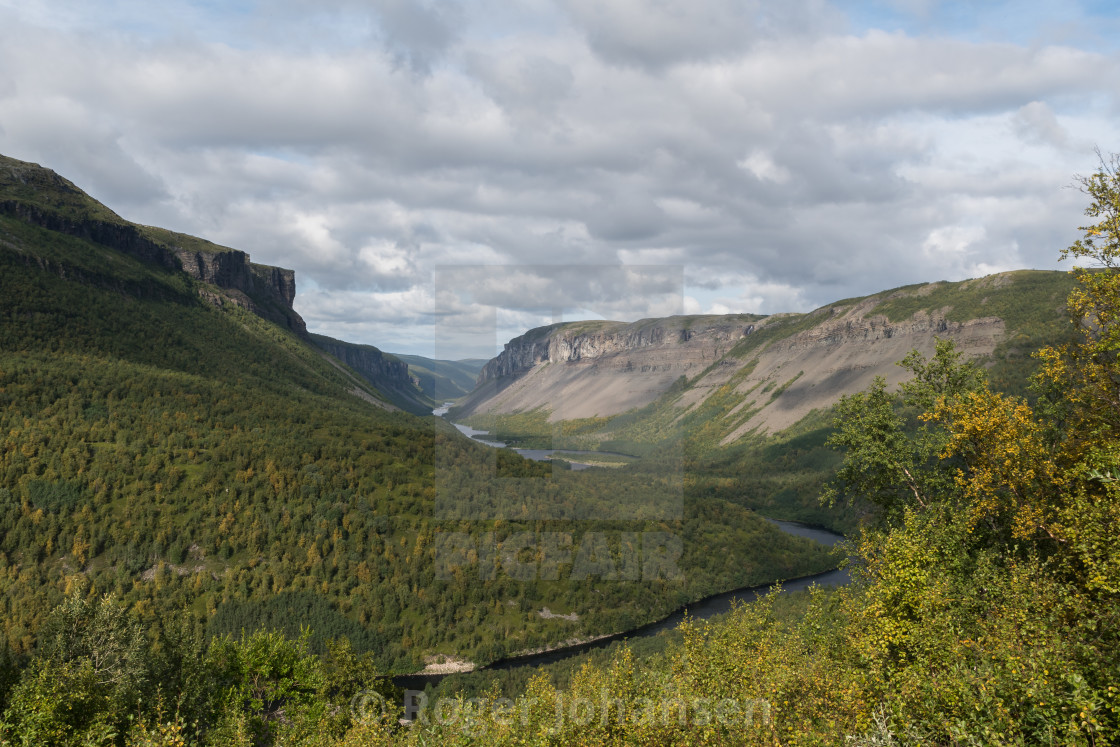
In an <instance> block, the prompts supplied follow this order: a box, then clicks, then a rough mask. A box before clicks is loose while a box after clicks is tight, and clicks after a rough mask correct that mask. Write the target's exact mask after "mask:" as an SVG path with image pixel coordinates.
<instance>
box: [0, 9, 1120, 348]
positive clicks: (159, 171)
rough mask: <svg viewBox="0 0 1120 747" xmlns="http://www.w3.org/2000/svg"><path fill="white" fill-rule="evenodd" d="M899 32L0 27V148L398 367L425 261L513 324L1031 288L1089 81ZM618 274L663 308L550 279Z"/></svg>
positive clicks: (980, 47) (1053, 55)
mask: <svg viewBox="0 0 1120 747" xmlns="http://www.w3.org/2000/svg"><path fill="white" fill-rule="evenodd" d="M904 5H908V6H913V7H911V8H910V9H911V10H912V11H913V13H914V14H916V15H914V16H913V17H915V18H920V17H924V16H928V17H929V19H931V20H930V23H934V24H935V27H936V29H937V30H936V33H928V34H927V33H923V32H921V31H920V30H915V28H918V27H914V26H906V25H905V24H902V25H899V24H894V23H893V22H892V23H884V24H881V27H880V26H876V25H875V23H874V20H875V18H876V11H877V9H881V8H882V6H881V5H865V4H863V3H859V2H855V3H847V4H846V5H843V6H836V5H829V4H826V3H824V2H821V1H819V0H800V1H799V2H794V3H761V2H758V3H755V2H731V0H696V1H694V2H684V1H683V0H681V1H680V2H672V1H671V0H656V1H654V2H642V3H638V2H636V0H610V1H609V2H595V3H591V2H586V1H585V0H556V2H552V1H551V0H518V1H517V2H509V3H498V2H494V0H485V1H483V0H479V2H475V3H452V2H441V1H440V0H426V1H425V2H421V3H405V2H402V1H401V0H378V2H375V3H363V2H359V1H358V0H330V2H328V3H318V2H317V3H311V2H309V1H308V0H282V1H280V0H278V2H277V3H275V4H273V5H270V7H269V12H268V13H267V14H266V13H264V12H263V11H260V10H256V9H255V6H253V5H251V4H235V5H233V6H204V5H199V4H194V3H187V2H169V3H165V4H160V5H159V6H158V7H156V6H149V5H144V4H140V3H138V2H134V1H133V0H117V1H116V2H111V3H108V4H104V5H103V6H101V8H100V11H99V12H93V11H90V10H82V9H81V8H79V7H78V6H75V5H73V4H72V3H63V2H50V1H44V2H38V3H20V4H16V3H13V2H7V1H6V0H0V152H3V153H5V154H6V155H11V156H14V157H17V158H25V159H28V160H34V161H38V162H40V163H43V164H45V165H47V166H50V167H52V168H54V169H56V170H57V171H59V172H60V173H62V174H64V175H65V176H67V177H69V178H71V179H72V180H74V181H75V182H77V183H78V184H79V185H81V186H83V187H84V188H86V189H88V190H89V191H90V192H91V193H92V194H93V195H94V196H95V197H97V198H99V199H101V200H103V201H104V202H106V203H107V204H108V205H109V206H110V207H112V208H114V209H116V210H117V211H118V212H120V213H122V214H123V215H124V216H125V217H127V218H130V219H132V220H137V221H139V222H143V223H149V224H157V225H166V226H168V227H170V228H173V229H176V230H181V231H188V232H192V233H197V234H199V235H203V236H205V237H207V238H210V239H211V240H214V241H216V242H218V243H222V244H226V245H230V246H235V247H237V248H241V249H244V250H246V251H249V252H250V253H251V254H252V255H253V257H254V259H255V260H256V261H259V262H266V263H275V264H281V265H284V266H289V267H293V268H294V269H295V270H296V271H297V276H298V278H299V285H300V288H301V291H300V299H299V301H298V307H299V308H300V310H301V312H302V313H306V315H307V318H308V323H309V326H310V327H311V328H312V329H322V330H323V331H326V332H327V333H328V334H333V335H335V336H342V337H346V334H349V335H350V337H348V338H347V339H353V340H354V341H356V342H364V343H371V344H376V345H378V346H381V347H385V348H390V349H392V348H393V347H395V346H403V347H399V348H398V349H401V350H402V351H407V349H408V347H409V346H413V347H415V346H416V345H420V346H423V345H428V343H427V342H422V343H417V342H416V341H424V340H432V339H434V332H433V331H432V328H433V324H434V319H435V314H436V311H435V309H436V306H437V304H436V303H435V298H436V297H435V291H434V290H433V285H432V282H433V281H432V278H433V274H434V273H435V272H436V270H437V268H439V267H445V266H449V265H526V266H528V267H527V268H524V269H522V270H520V271H516V272H517V273H518V274H517V275H516V284H515V285H513V284H511V283H509V282H507V283H506V286H505V287H502V285H501V283H497V281H494V280H493V279H491V280H490V281H487V280H486V279H485V278H482V279H480V280H479V285H478V287H477V290H478V291H479V292H480V293H484V294H489V295H488V296H487V303H489V304H492V305H493V304H497V305H498V306H502V305H503V304H505V308H507V309H508V310H509V311H508V312H503V313H506V314H507V316H503V317H501V319H502V321H501V324H502V325H504V326H510V325H516V324H518V323H536V322H535V321H534V320H539V319H540V318H543V317H541V316H540V314H541V313H543V312H537V311H534V312H526V311H524V308H525V305H524V304H525V302H524V298H525V294H526V293H530V294H533V295H532V298H534V299H535V300H536V301H539V302H540V304H542V308H543V307H544V306H548V307H549V308H551V307H552V306H554V305H556V304H559V305H560V306H561V307H562V308H565V309H569V310H570V309H573V308H579V307H582V308H586V309H588V310H590V311H592V312H594V313H597V314H602V315H604V316H606V317H612V318H629V319H636V318H639V317H642V316H652V315H655V314H660V313H668V312H665V311H664V310H665V309H667V308H671V307H673V304H675V308H678V309H684V310H687V311H713V310H720V309H727V310H731V311H752V312H764V313H769V312H777V311H796V310H807V309H809V308H812V307H814V306H817V305H821V304H824V303H827V302H829V301H832V300H835V299H837V298H841V297H849V296H854V295H861V294H865V293H871V292H875V291H878V290H881V289H884V288H888V287H895V286H898V285H903V284H906V283H912V282H918V281H922V280H935V279H957V278H959V277H967V276H970V275H972V274H979V273H982V272H985V271H988V270H990V269H992V268H1001V269H1002V268H1010V267H1017V266H1034V267H1054V266H1056V258H1057V255H1058V251H1059V250H1060V249H1061V248H1062V247H1063V246H1065V245H1067V244H1068V243H1069V242H1070V241H1071V240H1072V238H1073V237H1074V234H1075V228H1074V227H1075V226H1076V225H1077V224H1078V221H1079V219H1080V210H1081V201H1080V199H1079V195H1078V194H1077V193H1075V192H1074V191H1072V190H1066V189H1063V187H1065V186H1066V185H1068V184H1069V183H1070V182H1071V181H1072V177H1073V175H1074V174H1076V173H1085V172H1089V171H1092V169H1093V168H1094V167H1095V165H1096V161H1095V155H1094V154H1093V152H1092V146H1093V145H1099V146H1100V147H1101V148H1102V149H1103V150H1105V151H1108V150H1116V149H1120V145H1118V143H1120V125H1118V124H1117V122H1120V119H1118V118H1117V117H1116V112H1117V110H1118V109H1120V83H1117V81H1120V70H1118V67H1120V64H1118V63H1120V59H1118V57H1117V55H1116V54H1115V52H1111V51H1099V49H1100V46H1101V45H1097V47H1089V46H1079V44H1077V43H1075V42H1070V41H1067V42H1064V43H1060V44H1059V43H1034V44H1026V43H1022V44H1020V43H1018V42H1016V41H1014V40H1011V41H1009V40H1008V39H1009V38H1012V37H1010V36H1005V37H1001V38H986V37H985V36H984V34H985V31H984V29H985V26H984V25H983V24H982V23H981V22H980V21H979V20H977V21H976V23H974V24H972V25H971V26H970V25H969V24H968V21H967V19H963V20H960V19H958V21H957V22H956V24H955V26H953V27H949V26H946V25H944V24H943V23H942V21H941V19H942V16H941V15H940V10H939V9H938V8H937V7H936V6H934V5H929V6H928V7H926V5H927V4H922V3H918V4H916V5H915V4H913V3H909V4H905V3H904ZM856 11H859V13H857V12H856ZM845 13H847V14H848V15H849V16H851V15H859V22H858V23H855V22H849V21H848V18H846V17H845V15H844V14H845ZM899 17H901V16H899ZM1028 17H1029V16H1028ZM1039 17H1044V16H1039ZM1098 20H1099V19H1094V21H1098ZM1113 20H1115V19H1113ZM931 28H933V27H931ZM1043 31H1045V29H1041V28H1040V29H1039V33H1040V37H1039V38H1047V39H1049V38H1051V35H1050V34H1048V33H1047V34H1044V33H1042V32H1043ZM1074 39H1076V37H1074ZM45 60H49V64H45V63H44V61H45ZM623 264H638V265H643V264H662V265H669V266H672V267H678V268H683V271H684V275H685V281H684V283H683V287H685V288H687V296H688V297H687V298H682V297H681V287H678V288H677V296H676V300H675V301H672V302H670V301H669V300H668V298H669V296H667V295H665V294H663V293H660V292H654V291H653V290H651V289H650V288H648V287H646V286H644V285H642V284H641V283H637V284H635V283H628V282H624V281H623V280H621V279H619V278H614V279H610V282H607V283H601V284H599V285H598V286H595V285H594V284H591V283H588V282H587V278H586V277H580V276H579V273H578V268H581V267H587V266H618V265H623ZM542 266H547V267H567V268H569V269H570V270H571V271H570V272H568V273H566V274H565V273H563V272H559V271H558V270H553V269H549V270H542V269H539V268H540V267H542ZM503 272H507V273H511V272H514V271H512V270H508V271H503ZM504 277H506V278H507V280H509V278H512V277H514V276H513V275H509V274H507V275H506V276H504ZM620 277H621V276H620ZM303 289H310V290H309V291H308V292H305V291H304V290H303ZM612 293H613V294H616V295H615V296H611V295H610V294H612ZM444 311H445V316H443V317H440V318H441V319H444V320H445V321H449V320H452V319H454V318H457V317H461V318H460V319H459V320H460V321H462V322H463V328H464V329H470V328H476V327H477V324H478V320H477V319H476V318H475V316H477V313H483V312H477V313H476V311H477V310H473V307H472V308H468V307H465V306H464V307H462V308H460V307H448V308H445V310H444ZM549 313H551V312H549ZM486 314H491V316H493V311H490V312H485V313H483V315H484V316H485V315H486ZM534 314H536V316H534ZM487 318H490V317H487ZM549 318H551V317H549ZM487 323H488V324H490V325H491V326H493V324H494V323H495V322H493V321H490V322H487ZM471 325H474V327H472V326H471ZM483 326H485V324H484V325H483ZM343 333H346V334H343Z"/></svg>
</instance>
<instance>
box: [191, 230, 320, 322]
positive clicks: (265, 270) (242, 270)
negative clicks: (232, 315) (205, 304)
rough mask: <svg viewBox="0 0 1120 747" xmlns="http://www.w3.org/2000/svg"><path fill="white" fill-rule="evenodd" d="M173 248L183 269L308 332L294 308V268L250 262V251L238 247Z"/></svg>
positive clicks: (237, 300) (235, 300)
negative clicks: (209, 249) (213, 249)
mask: <svg viewBox="0 0 1120 747" xmlns="http://www.w3.org/2000/svg"><path fill="white" fill-rule="evenodd" d="M173 252H174V255H175V258H176V260H177V261H178V262H179V265H180V266H181V267H182V269H183V271H184V272H186V273H187V274H188V275H190V276H191V277H193V278H194V279H195V280H199V281H201V282H203V283H207V284H209V285H214V286H217V287H219V288H221V289H223V290H224V291H225V293H223V294H222V296H224V297H225V299H228V300H229V301H231V302H233V303H235V304H238V305H241V306H244V307H245V308H247V309H249V310H250V311H252V312H253V313H254V314H257V315H258V316H262V317H264V318H265V319H268V320H269V321H272V322H275V323H277V324H279V325H281V326H283V327H287V328H288V329H290V330H292V331H293V332H295V333H297V334H299V335H303V336H306V335H307V326H306V325H305V324H304V321H303V318H302V317H301V316H300V315H299V314H297V313H296V311H295V309H294V308H292V304H293V303H294V302H295V298H296V274H295V272H294V271H292V270H287V269H284V268H282V267H272V266H269V265H258V264H256V263H255V262H250V261H249V255H248V254H246V253H245V252H242V251H238V250H236V249H223V250H221V251H213V252H208V251H200V250H190V249H183V248H180V247H174V248H173ZM204 297H205V298H207V299H208V300H210V301H211V302H215V303H222V302H223V299H222V298H221V297H214V296H213V294H204Z"/></svg>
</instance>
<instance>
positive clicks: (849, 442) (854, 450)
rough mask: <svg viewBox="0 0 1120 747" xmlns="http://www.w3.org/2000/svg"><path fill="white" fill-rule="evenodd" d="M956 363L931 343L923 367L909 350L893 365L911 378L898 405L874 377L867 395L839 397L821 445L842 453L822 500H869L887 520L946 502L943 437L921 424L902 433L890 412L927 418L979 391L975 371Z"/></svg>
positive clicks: (949, 483)
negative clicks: (931, 349) (947, 400)
mask: <svg viewBox="0 0 1120 747" xmlns="http://www.w3.org/2000/svg"><path fill="white" fill-rule="evenodd" d="M961 358H962V355H961V353H960V352H958V351H956V350H955V349H954V346H953V343H952V342H951V341H947V340H938V341H937V342H936V345H935V353H934V356H933V358H931V359H930V360H929V361H928V362H927V361H926V360H925V359H924V358H923V357H922V356H921V355H919V354H918V353H917V351H914V352H912V353H911V354H910V355H908V356H906V358H905V359H904V360H903V361H901V362H900V364H899V365H901V366H902V367H904V368H906V369H907V370H908V371H910V372H911V373H912V374H913V377H912V378H911V379H910V380H908V381H906V382H905V383H903V384H902V385H901V387H900V390H901V396H900V397H899V398H898V399H896V398H895V397H894V396H892V395H890V394H888V393H887V391H886V388H887V385H886V381H885V380H884V379H883V378H882V377H876V378H875V381H874V383H873V384H872V385H871V388H870V389H869V390H868V391H867V392H865V393H864V392H861V393H857V394H853V395H847V396H844V397H841V398H840V402H839V403H837V405H836V408H835V413H836V414H835V421H834V423H835V428H836V430H835V432H834V433H833V434H832V436H830V437H829V440H828V444H829V445H830V446H834V447H843V448H845V449H847V454H846V456H845V459H844V463H843V464H842V465H841V467H840V469H839V471H838V472H837V479H836V482H834V483H833V484H832V485H831V486H830V487H829V489H828V490H827V491H826V493H825V500H827V501H834V500H835V499H836V498H837V497H839V496H841V495H844V496H847V497H848V498H849V499H852V498H856V499H863V500H866V501H870V502H871V503H873V504H875V505H877V506H879V507H880V508H881V509H882V511H883V513H882V518H884V519H885V520H887V521H891V520H895V519H897V518H898V517H899V515H900V514H901V512H902V511H904V510H905V509H906V508H918V509H926V508H929V506H930V505H931V504H933V503H935V502H939V501H943V500H946V499H947V498H948V497H949V496H950V495H951V493H952V490H953V487H954V485H953V480H952V475H951V471H952V469H953V465H952V464H951V463H950V462H947V461H945V460H943V459H942V458H941V457H942V452H943V451H944V450H945V447H946V446H947V445H948V443H949V435H948V433H947V432H946V431H945V430H944V429H943V428H940V427H936V426H932V427H931V426H930V425H927V424H925V423H922V424H920V425H917V426H913V425H911V426H910V427H907V423H906V419H905V418H904V417H903V416H902V415H901V414H900V413H899V412H898V410H899V409H903V410H906V409H908V410H910V411H911V412H915V411H916V412H918V413H926V412H930V411H932V409H933V408H934V407H935V406H936V405H937V404H939V403H940V402H942V401H943V400H944V399H945V398H953V397H960V396H963V395H964V394H966V393H968V392H971V391H973V390H975V389H976V388H977V387H979V386H980V382H981V380H982V374H981V372H980V370H979V369H978V368H977V367H976V366H975V364H973V363H971V362H962V361H961Z"/></svg>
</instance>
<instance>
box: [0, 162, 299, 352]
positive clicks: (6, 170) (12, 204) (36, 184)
mask: <svg viewBox="0 0 1120 747" xmlns="http://www.w3.org/2000/svg"><path fill="white" fill-rule="evenodd" d="M0 215H7V216H11V217H14V218H17V219H18V220H21V221H23V222H25V223H28V224H30V225H34V226H38V227H39V228H44V229H46V230H48V231H56V232H58V233H63V234H66V235H68V236H74V237H77V238H80V239H85V240H86V241H90V242H92V243H95V244H99V245H101V246H105V247H109V248H110V249H115V250H116V251H119V252H122V253H124V254H127V255H129V256H131V257H135V258H136V259H139V260H141V261H142V262H146V263H149V264H151V265H155V266H157V267H160V268H162V269H163V270H166V271H169V272H175V271H179V270H182V271H183V272H186V273H187V274H188V275H190V276H191V277H192V278H194V279H195V280H198V281H200V282H202V283H205V284H207V285H210V286H214V287H216V288H218V289H219V291H217V292H215V291H213V290H211V289H207V288H205V287H203V288H200V289H199V295H200V296H201V297H202V298H203V299H205V300H207V301H209V302H210V303H214V304H218V305H221V304H224V303H227V302H229V303H233V304H236V305H238V306H242V307H244V308H246V309H248V310H250V311H252V312H253V313H255V314H257V315H259V316H261V317H263V318H265V319H268V320H269V321H272V322H275V323H276V324H279V325H281V326H283V327H285V328H287V329H290V330H291V331H293V332H295V333H297V334H299V335H301V336H306V335H307V327H306V325H305V324H304V321H303V319H302V318H301V317H300V315H299V314H297V313H296V311H295V309H294V308H293V307H292V304H293V302H294V301H295V296H296V282H295V273H294V272H293V271H292V270H286V269H283V268H280V267H270V266H268V265H258V264H255V263H253V262H250V261H249V255H248V254H246V253H245V252H242V251H238V250H236V249H229V248H226V247H221V246H218V245H216V244H212V243H210V242H208V241H204V240H202V239H198V238H196V237H194V236H187V235H185V234H177V233H174V232H171V231H165V230H163V229H156V228H151V227H148V226H140V225H137V224H135V223H130V222H129V221H126V220H124V219H123V218H121V217H120V216H118V215H117V214H116V213H114V212H113V211H111V210H109V209H108V208H107V207H105V206H104V205H102V204H101V203H99V202H97V201H96V200H94V199H93V198H92V197H90V196H89V195H87V194H86V193H85V192H83V191H82V190H81V189H79V188H78V187H77V186H75V185H74V184H73V183H72V182H70V181H69V180H67V179H64V178H63V177H61V176H59V175H58V174H57V173H55V172H54V171H52V170H50V169H47V168H43V167H42V166H39V165H38V164H34V163H27V162H24V161H18V160H16V159H13V158H8V157H6V156H0Z"/></svg>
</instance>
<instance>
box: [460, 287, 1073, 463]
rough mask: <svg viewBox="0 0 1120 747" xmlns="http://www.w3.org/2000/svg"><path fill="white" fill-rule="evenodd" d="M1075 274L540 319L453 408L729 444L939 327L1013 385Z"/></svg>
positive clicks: (1052, 330)
mask: <svg viewBox="0 0 1120 747" xmlns="http://www.w3.org/2000/svg"><path fill="white" fill-rule="evenodd" d="M1071 286H1072V281H1071V279H1070V277H1069V274H1068V273H1062V272H1042V271H1027V270H1024V271H1018V272H1007V273H1001V274H998V275H991V276H988V277H983V278H978V279H975V280H966V281H961V282H955V283H949V282H938V283H925V284H920V285H913V286H907V287H905V288H897V289H894V290H890V291H884V292H882V293H877V294H874V295H871V296H867V297H864V298H854V299H847V300H844V301H837V302H836V303H832V304H829V305H827V306H824V307H821V308H819V309H817V310H815V311H812V312H809V313H807V314H776V315H772V316H757V315H749V314H742V315H729V316H676V317H669V318H666V319H645V320H642V321H639V322H633V323H623V322H604V321H588V322H568V323H563V324H557V325H551V326H548V327H541V328H538V329H534V330H530V331H529V332H527V333H526V334H524V335H522V336H520V337H517V338H515V339H513V340H510V341H509V342H508V343H507V344H506V345H505V349H504V350H503V351H502V353H501V354H500V355H498V356H497V357H496V358H494V359H493V360H491V361H490V362H488V363H487V364H486V366H485V367H484V368H483V370H482V372H481V374H480V375H479V380H478V385H477V387H476V388H475V390H474V391H473V392H472V393H471V394H470V395H469V396H468V397H467V398H466V399H464V400H463V401H462V402H461V403H460V404H459V405H458V406H457V407H456V409H455V410H454V411H453V413H454V414H455V415H456V416H457V417H460V418H466V419H468V420H470V419H474V420H478V419H479V418H486V427H488V428H491V429H494V428H498V429H499V430H501V431H502V433H503V434H507V435H508V434H509V433H511V432H516V431H517V430H518V425H517V424H515V423H513V422H512V421H510V422H502V420H503V418H506V419H507V420H508V419H510V418H513V419H518V422H519V423H520V425H521V427H522V428H524V427H525V426H527V425H528V424H529V423H530V422H533V423H534V425H533V427H532V428H530V429H529V430H533V429H534V428H535V429H536V430H537V431H540V430H541V429H542V427H543V426H542V423H544V422H547V423H552V424H557V423H559V422H565V423H568V425H566V426H565V429H564V430H565V433H569V434H572V433H580V434H582V437H581V442H580V445H583V446H588V445H594V443H596V442H599V443H601V442H606V441H615V442H617V441H620V440H622V441H635V440H637V441H645V442H649V443H653V442H656V441H657V440H659V439H663V438H667V437H671V436H674V435H679V434H681V433H684V432H694V431H696V430H698V429H702V430H703V431H704V433H705V434H706V438H707V440H709V441H711V442H712V445H722V446H727V445H730V444H732V443H734V442H736V441H738V440H739V439H741V438H743V437H745V436H747V435H750V434H760V433H776V432H779V431H782V430H784V429H787V428H789V427H791V426H793V425H795V424H797V423H798V422H800V421H801V420H803V419H804V418H806V417H807V416H809V415H810V414H812V413H821V412H824V411H826V410H827V409H828V408H830V407H831V406H832V405H833V404H834V403H835V402H836V401H837V400H838V399H839V397H840V396H841V395H843V394H849V393H852V392H855V391H859V390H862V389H865V388H866V387H867V386H868V385H869V384H870V383H871V381H872V379H873V378H874V377H875V376H883V377H884V378H886V379H887V381H888V383H890V384H894V383H896V382H898V381H899V380H901V378H902V377H903V375H904V371H903V370H902V369H901V368H900V367H898V366H897V365H895V364H896V363H897V361H899V360H901V359H902V358H903V357H904V356H905V355H906V354H907V353H908V352H909V351H910V350H913V349H917V350H919V351H920V352H922V353H924V354H927V355H928V354H931V353H932V351H933V344H934V340H935V338H947V339H950V340H953V341H954V342H956V344H957V347H958V349H960V350H962V351H964V352H965V353H966V354H968V355H970V356H978V357H980V358H982V359H983V360H985V361H986V365H987V366H988V367H989V369H990V375H991V376H992V378H993V380H994V383H995V384H996V385H997V386H999V387H1001V388H1004V389H1010V390H1013V391H1022V390H1023V389H1024V387H1025V383H1026V376H1027V374H1028V373H1029V371H1030V370H1032V366H1031V358H1030V353H1031V351H1033V350H1035V349H1037V348H1038V347H1041V346H1042V345H1044V344H1048V343H1051V342H1054V341H1057V340H1058V339H1059V338H1061V336H1062V335H1064V334H1067V332H1068V324H1066V322H1065V314H1064V299H1065V298H1066V296H1067V295H1068V293H1069V291H1070V288H1071ZM530 414H532V415H530ZM479 422H481V421H479ZM580 422H583V427H582V428H581V427H580V426H579V425H578V423H580ZM553 428H555V426H553ZM573 445H574V444H573Z"/></svg>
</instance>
